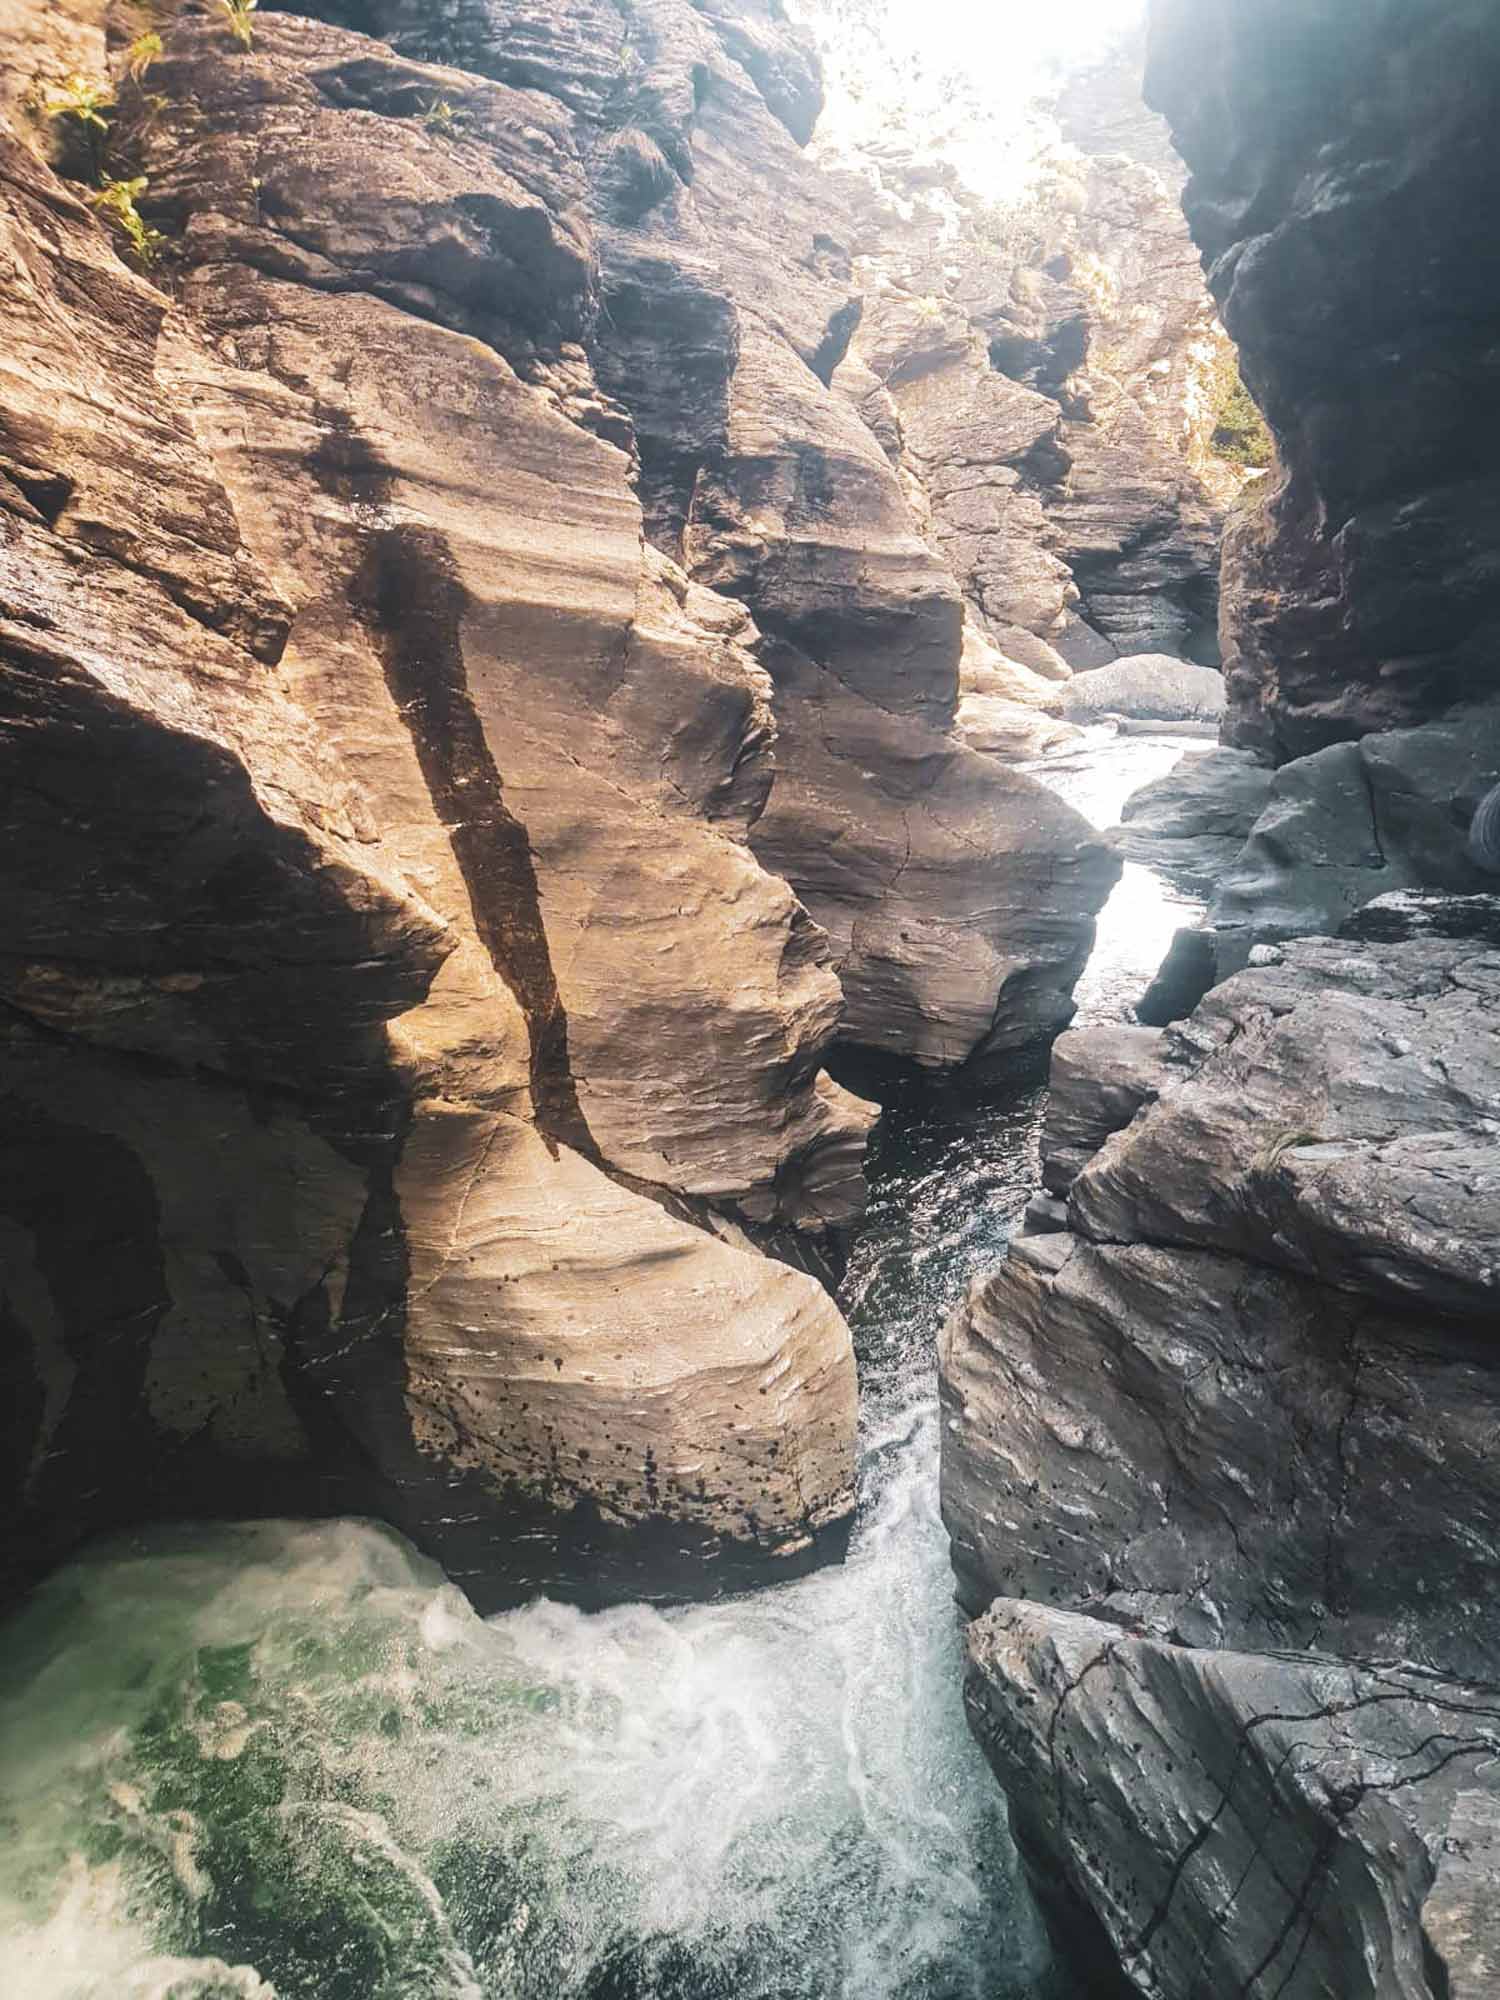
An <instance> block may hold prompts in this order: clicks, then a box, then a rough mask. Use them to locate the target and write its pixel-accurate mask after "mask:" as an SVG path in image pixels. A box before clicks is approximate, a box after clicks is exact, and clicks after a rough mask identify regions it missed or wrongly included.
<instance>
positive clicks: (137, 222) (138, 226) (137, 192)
mask: <svg viewBox="0 0 1500 2000" xmlns="http://www.w3.org/2000/svg"><path fill="white" fill-rule="evenodd" d="M145 192H146V177H145V175H144V174H139V175H137V176H136V178H135V179H134V180H129V181H106V182H105V183H104V185H103V186H102V187H100V188H97V189H96V190H95V191H94V193H93V194H91V195H90V196H89V204H90V206H91V207H92V208H94V209H95V210H96V211H97V212H98V213H99V214H100V215H102V216H103V217H104V219H105V221H106V222H108V223H109V224H111V226H112V227H113V228H114V229H116V230H118V232H119V233H120V235H121V236H123V237H124V238H125V241H126V242H127V243H128V244H129V245H130V248H131V250H132V252H133V253H134V255H135V257H136V260H137V262H138V263H139V264H140V266H141V268H142V270H145V271H149V270H150V269H151V267H152V266H153V265H154V264H155V263H156V261H157V260H158V258H159V257H160V256H161V253H162V250H163V249H164V248H165V245H166V238H165V237H164V236H163V235H162V234H161V231H160V230H157V229H153V228H152V227H151V226H150V224H149V223H148V222H147V221H146V219H145V217H144V216H143V215H142V214H141V212H140V210H139V209H138V208H137V207H136V203H137V202H138V201H139V200H140V198H141V196H142V195H143V194H144V193H145Z"/></svg>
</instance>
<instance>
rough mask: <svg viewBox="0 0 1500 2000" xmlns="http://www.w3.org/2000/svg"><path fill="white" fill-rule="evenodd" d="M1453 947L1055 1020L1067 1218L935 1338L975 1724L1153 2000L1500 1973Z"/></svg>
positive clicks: (1474, 1171) (1058, 1147)
mask: <svg viewBox="0 0 1500 2000" xmlns="http://www.w3.org/2000/svg"><path fill="white" fill-rule="evenodd" d="M1480 900H1483V899H1480ZM1490 900H1493V899H1490ZM1391 928H1392V927H1391V926H1389V925H1388V926H1387V933H1388V935H1389V933H1390V930H1391ZM1444 928H1447V927H1446V926H1434V927H1424V926H1421V925H1416V926H1415V927H1412V928H1409V929H1408V930H1407V931H1406V932H1405V934H1404V935H1402V936H1401V937H1400V938H1399V940H1398V941H1394V942H1375V941H1373V940H1370V939H1363V938H1362V939H1358V940H1348V941H1344V940H1326V939H1320V940H1308V941H1304V942H1301V943H1296V944H1290V945H1288V946H1286V947H1285V949H1284V951H1282V952H1280V953H1278V954H1276V956H1277V957H1278V959H1279V961H1280V962H1279V963H1276V964H1273V965H1264V966H1260V967H1258V968H1256V969H1253V970H1250V971H1247V972H1244V973H1242V974H1240V975H1239V976H1238V977H1236V978H1233V979H1231V980H1229V981H1228V982H1227V983H1226V984H1224V985H1221V986H1220V987H1219V988H1218V989H1217V990H1216V991H1215V992H1214V993H1212V994H1211V995H1210V996H1209V997H1208V998H1207V999H1206V1000H1205V1001H1204V1002H1203V1003H1202V1004H1201V1005H1200V1006H1199V1007H1198V1009H1197V1011H1196V1012H1195V1013H1194V1014H1193V1016H1192V1018H1191V1019H1190V1020H1188V1021H1186V1022H1185V1023H1182V1024H1180V1025H1179V1026H1178V1027H1176V1028H1173V1029H1170V1030H1168V1031H1166V1032H1165V1033H1154V1032H1152V1031H1149V1030H1145V1029H1124V1028H1104V1029H1099V1030H1087V1031H1082V1032H1080V1033H1078V1034H1075V1035H1072V1036H1069V1037H1067V1038H1065V1039H1064V1041H1063V1042H1062V1043H1060V1044H1059V1045H1058V1048H1057V1050H1056V1052H1055V1059H1054V1068H1053V1088H1054V1099H1053V1105H1052V1109H1051V1111H1050V1113H1049V1121H1048V1128H1047V1132H1046V1136H1045V1138H1044V1143H1043V1161H1044V1175H1045V1179H1046V1184H1047V1187H1048V1189H1049V1190H1050V1192H1051V1195H1052V1197H1053V1198H1054V1201H1058V1200H1060V1201H1061V1202H1063V1203H1065V1209H1064V1210H1062V1211H1061V1212H1060V1213H1057V1214H1055V1215H1054V1216H1052V1217H1050V1218H1047V1219H1046V1222H1045V1233H1032V1234H1028V1235H1026V1236H1024V1237H1022V1238H1021V1239H1019V1240H1018V1241H1017V1242H1016V1243H1015V1244H1014V1245H1013V1246H1012V1249H1011V1252H1010V1255H1009V1257H1008V1259H1007V1261H1006V1263H1005V1264H1004V1265H1003V1266H1002V1267H1001V1268H1000V1270H999V1271H998V1272H996V1273H995V1274H994V1275H993V1276H991V1277H990V1278H988V1279H986V1280H982V1281H980V1282H979V1283H978V1284H976V1286H975V1287H974V1289H973V1291H972V1293H971V1295H970V1297H969V1300H968V1302H967V1305H966V1306H965V1307H964V1308H963V1309H961V1310H960V1311H959V1312H958V1313H957V1314H956V1315H955V1317H954V1318H953V1320H952V1321H951V1322H950V1325H949V1327H948V1329H947V1331H946V1333H945V1336H944V1342H943V1352H942V1379H943V1397H944V1406H945V1410H946V1413H947V1423H946V1426H945V1438H944V1470H943V1498H944V1512H945V1517H946V1519H947V1522H948V1526H949V1530H950V1533H951V1535H952V1537H953V1546H954V1560H955V1565H956V1568H957V1572H958V1577H959V1589H960V1596H961V1598H962V1600H963V1602H964V1603H965V1605H966V1607H967V1608H969V1609H970V1610H971V1611H973V1612H975V1613H980V1612H985V1613H986V1614H987V1615H986V1616H984V1617H983V1618H982V1619H981V1621H980V1623H979V1624H978V1625H976V1626H975V1627H974V1628H973V1630H972V1632H971V1637H970V1656H971V1672H970V1681H969V1700H970V1705H971V1712H972V1715H973V1719H974V1722H975V1726H976V1729H977V1731H978V1734H979V1736H980V1740H981V1741H982V1742H983V1743H984V1744H985V1746H986V1748H987V1749H988V1751H989V1753H990V1755H991V1758H992V1761H993V1762H994V1763H995V1766H996V1769H997V1771H998V1772H999V1774H1000V1776H1001V1779H1002V1782H1004V1783H1005V1785H1006V1787H1007V1790H1008V1791H1009V1792H1010V1795H1011V1799H1012V1806H1013V1817H1014V1818H1015V1819H1016V1822H1017V1827H1018V1832H1019V1834H1020V1836H1021V1838H1022V1840H1023V1844H1024V1845H1025V1846H1026V1847H1027V1849H1028V1851H1029V1853H1030V1854H1031V1856H1032V1859H1033V1861H1034V1863H1035V1866H1036V1868H1037V1870H1038V1872H1039V1874H1041V1875H1050V1876H1051V1878H1052V1880H1053V1882H1054V1885H1055V1884H1056V1882H1057V1880H1058V1879H1059V1877H1060V1879H1061V1881H1062V1883H1063V1884H1064V1885H1065V1893H1064V1894H1063V1898H1062V1900H1063V1901H1064V1902H1066V1901H1067V1900H1068V1898H1069V1897H1071V1898H1072V1899H1073V1900H1074V1902H1075V1903H1077V1904H1081V1905H1082V1906H1084V1908H1085V1909H1086V1910H1087V1912H1089V1913H1090V1915H1089V1924H1090V1925H1093V1924H1097V1926H1098V1931H1097V1935H1096V1941H1097V1942H1098V1943H1099V1944H1100V1947H1101V1950H1102V1949H1103V1948H1104V1947H1105V1946H1107V1948H1108V1949H1107V1954H1106V1955H1107V1956H1108V1957H1109V1958H1111V1959H1112V1961H1113V1962H1114V1963H1116V1964H1117V1965H1118V1966H1120V1967H1123V1969H1124V1972H1125V1973H1126V1974H1127V1975H1128V1976H1129V1979H1130V1981H1131V1982H1132V1984H1133V1986H1134V1988H1135V1989H1136V1990H1138V1991H1140V1992H1143V1993H1148V1994H1152V1995H1161V1996H1168V1995H1170V1996H1182V1997H1183V2000H1187V1997H1188V1996H1191V1995H1199V1994H1202V1993H1207V1992H1213V1993H1220V1992H1243V1993H1246V1994H1254V1995H1258V1994H1261V1993H1266V1994H1269V1993H1273V1992H1278V1991H1279V1992H1282V1993H1284V1994H1287V1995H1297V1996H1301V1995H1303V1994H1307V1995H1312V1994H1321V1993H1327V1994H1330V1995H1332V1994H1335V1993H1337V1994H1338V1995H1340V2000H1358V1996H1360V1995H1364V1994H1368V1995H1371V1996H1375V1995H1381V1996H1384V1995H1390V1994H1396V1993H1401V1994H1410V1995H1412V1996H1413V2000H1415V1996H1419V1995H1420V1996H1430V1995H1435V1994H1447V1995H1451V1994H1455V1993H1466V1994H1468V1993H1472V1994H1475V1995H1477V1994H1479V1993H1482V1992H1484V1991H1485V1990H1486V1983H1485V1982H1486V1980H1487V1979H1488V1978H1489V1977H1490V1974H1491V1973H1492V1971H1493V1967H1494V1963H1495V1961H1494V1957H1493V1953H1494V1947H1495V1942H1496V1940H1495V1937H1494V1929H1493V1911H1494V1895H1493V1881H1494V1877H1493V1870H1494V1865H1495V1850H1494V1845H1493V1841H1492V1839H1491V1838H1490V1837H1489V1835H1488V1834H1486V1833H1485V1832H1484V1829H1485V1828H1493V1825H1494V1824H1495V1823H1496V1822H1497V1818H1500V1790H1497V1786H1496V1780H1495V1776H1494V1756H1495V1750H1496V1747H1497V1738H1496V1716H1497V1709H1496V1705H1495V1701H1494V1696H1493V1687H1494V1679H1495V1629H1496V1617H1497V1608H1500V1483H1497V1478H1496V1471H1495V1465H1494V1461H1493V1454H1492V1452H1491V1451H1490V1448H1489V1441H1490V1438H1491V1435H1492V1432H1493V1430H1494V1426H1495V1424H1496V1422H1497V1420H1500V1370H1497V1368H1496V1365H1495V1357H1494V1355H1493V1353H1492V1351H1491V1350H1492V1347H1493V1342H1492V1339H1491V1337H1490V1336H1491V1335H1492V1333H1493V1329H1494V1326H1495V1324H1496V1323H1497V1322H1496V1315H1497V1309H1500V1256H1497V1246H1500V1176H1497V1173H1496V1160H1497V1157H1500V1148H1497V1141H1500V1055H1497V1050H1500V1043H1497V1040H1496V1036H1495V1033H1494V1027H1495V1022H1496V1019H1497V1018H1500V959H1497V957H1496V954H1495V951H1494V949H1493V945H1492V944H1491V943H1489V942H1486V941H1485V939H1484V937H1483V936H1473V935H1469V936H1463V937H1445V936H1443V935H1442V930H1443V929H1444ZM1377 1524H1378V1525H1377ZM1372 1535H1373V1536H1374V1537H1375V1540H1374V1541H1372Z"/></svg>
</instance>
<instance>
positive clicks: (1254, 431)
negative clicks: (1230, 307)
mask: <svg viewBox="0 0 1500 2000" xmlns="http://www.w3.org/2000/svg"><path fill="white" fill-rule="evenodd" d="M1212 390H1213V420H1214V427H1213V433H1212V435H1211V436H1210V438H1209V450H1210V451H1211V452H1212V453H1213V455H1214V457H1215V458H1223V459H1227V460H1228V461H1229V462H1230V464H1231V465H1243V466H1246V467H1248V468H1249V469H1250V470H1251V471H1254V472H1264V471H1265V470H1266V468H1267V467H1268V466H1270V465H1272V464H1274V463H1275V459H1276V441H1275V439H1274V438H1273V437H1272V436H1271V432H1270V429H1269V428H1268V426H1267V424H1266V420H1265V418H1264V417H1263V416H1262V415H1261V413H1260V411H1259V409H1258V408H1257V407H1256V404H1255V401H1254V398H1253V397H1252V396H1251V394H1250V391H1249V390H1248V389H1247V388H1246V387H1245V384H1244V380H1243V378H1242V377H1241V375H1240V368H1239V362H1238V360H1237V359H1236V358H1235V353H1234V350H1233V348H1228V347H1226V348H1225V350H1224V352H1223V354H1222V355H1221V356H1220V357H1219V359H1218V361H1217V362H1216V363H1215V364H1214V372H1213V382H1212Z"/></svg>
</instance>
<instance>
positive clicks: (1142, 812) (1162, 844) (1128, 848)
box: [1119, 750, 1272, 893]
mask: <svg viewBox="0 0 1500 2000" xmlns="http://www.w3.org/2000/svg"><path fill="white" fill-rule="evenodd" d="M1271 784H1272V773H1271V772H1270V771H1269V770H1268V769H1267V768H1266V767H1265V766H1264V765H1263V764H1260V763H1259V762H1257V760H1256V759H1255V758H1254V757H1252V756H1251V755H1250V754H1249V752H1248V751H1244V750H1211V751H1208V752H1206V753H1204V754H1203V755H1200V756H1191V755H1190V756H1187V757H1184V758H1183V759H1182V761H1181V763H1180V764H1178V765H1177V766H1176V767H1175V768H1174V769H1173V770H1171V771H1169V772H1168V773H1167V774H1166V776H1165V777H1163V778H1156V779H1154V780H1153V781H1152V782H1151V783H1150V784H1149V785H1143V786H1142V787H1141V789H1140V790H1139V791H1138V792H1134V793H1132V795H1131V796H1130V797H1129V798H1128V799H1127V800H1126V801H1125V804H1124V806H1123V807H1122V808H1121V810H1120V820H1121V831H1120V835H1119V840H1120V851H1121V853H1122V854H1123V855H1124V856H1125V858H1126V859H1127V860H1128V861H1139V862H1142V863H1145V864H1146V865H1148V866H1150V867H1153V868H1158V869H1160V870H1161V871H1162V872H1163V873H1164V874H1166V875H1168V876H1170V877H1171V879H1172V880H1173V881H1179V882H1182V883H1184V884H1185V885H1187V886H1190V887H1192V888H1194V889H1197V890H1199V891H1201V892H1204V893H1211V892H1212V891H1213V889H1214V888H1215V887H1216V886H1217V884H1218V881H1219V878H1220V877H1221V875H1222V874H1223V873H1224V871H1225V869H1226V868H1227V867H1228V866H1229V865H1230V863H1231V862H1232V861H1233V860H1234V857H1235V856H1236V855H1237V854H1238V853H1239V851H1240V849H1241V848H1242V847H1243V846H1244V844H1245V841H1246V839H1247V837H1248V835H1249V833H1250V829H1251V828H1252V827H1253V826H1254V824H1255V822H1256V820H1257V819H1258V818H1259V817H1260V814H1261V811H1262V809H1263V807H1264V806H1265V804H1266V800H1267V797H1268V795H1269V793H1270V790H1271Z"/></svg>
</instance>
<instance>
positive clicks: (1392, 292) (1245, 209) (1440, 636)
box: [1147, 0, 1500, 760]
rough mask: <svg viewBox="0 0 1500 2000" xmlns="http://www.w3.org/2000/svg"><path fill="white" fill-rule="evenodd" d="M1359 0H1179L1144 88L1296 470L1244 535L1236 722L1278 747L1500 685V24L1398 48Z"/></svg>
mask: <svg viewBox="0 0 1500 2000" xmlns="http://www.w3.org/2000/svg"><path fill="white" fill-rule="evenodd" d="M1370 29H1371V20H1370V16H1369V15H1368V12H1367V10H1366V9H1364V8H1363V7H1362V6H1361V5H1360V4H1358V0H1330V4H1328V5H1326V6H1322V7H1319V8H1317V9H1314V10H1308V9H1295V8H1289V7H1288V6H1286V5H1285V4H1284V0H1202V4H1200V0H1159V4H1158V5H1157V6H1156V7H1155V8H1154V9H1153V14H1152V30H1151V59H1150V64H1149V69H1148V75H1147V94H1148V96H1149V98H1150V100H1151V102H1152V103H1153V104H1155V105H1156V106H1157V107H1158V108H1159V109H1160V110H1162V111H1163V112H1164V113H1165V114H1166V116H1167V118H1168V120H1169V121H1170V123H1171V126H1172V131H1173V137H1174V139H1175V141H1176V144H1177V146H1178V149H1179V151H1180V152H1181V153H1182V155H1183V157H1184V158H1185V159H1186V160H1187V162H1188V165H1189V167H1190V168H1191V170H1192V179H1191V181H1190V183H1189V186H1188V191H1187V194H1186V197H1185V206H1186V209H1187V215H1188V220H1189V222H1190V224H1191V226H1192V230H1193V234H1194V236H1195V238H1196V240H1197V242H1198V245H1199V247H1200V249H1201V250H1202V252H1203V258H1204V263H1205V267H1206V269H1207V271H1208V277H1209V282H1210V285H1211V286H1212V288H1213V291H1214V295H1215V297H1216V298H1217V300H1218V301H1219V305H1220V309H1221V312H1222V315H1223V318H1224V322H1225V324H1226V326H1227V327H1228V329H1229V331H1230V333H1231V334H1232V335H1233V337H1234V339H1235V341H1236V342H1237V344H1238V346H1239V349H1240V354H1241V358H1242V362H1243V369H1244V375H1245V379H1246V381H1247V383H1248V384H1249V386H1250V388H1251V389H1252V390H1253V391H1254V393H1255V395H1256V398H1257V400H1258V401H1259V402H1260V404H1261V406H1262V408H1263V409H1264V410H1265V412H1266V415H1267V418H1268V420H1269V422H1270V424H1271V427H1272V429H1273V430H1274V431H1275V433H1276V436H1277V440H1278V444H1279V447H1280V453H1281V457H1282V460H1283V463H1284V467H1285V471H1284V473H1283V474H1281V475H1279V476H1277V477H1276V478H1275V479H1273V480H1272V481H1271V482H1269V483H1268V485H1267V486H1266V488H1265V489H1264V490H1263V491H1262V492H1261V493H1260V494H1258V495H1257V496H1255V499H1254V501H1253V502H1252V504H1250V505H1249V506H1248V507H1247V508H1246V509H1245V510H1244V511H1243V512H1240V513H1238V514H1237V515H1236V517H1235V520H1234V523H1233V525H1232V527H1231V531H1230V534H1229V537H1228V540H1227V543H1226V547H1225V551H1224V605H1223V638H1224V645H1225V667H1226V676H1227V680H1228V683H1229V688H1230V701H1231V715H1230V721H1229V740H1231V741H1234V742H1237V743H1242V744H1245V745H1247V746H1250V747H1255V748H1258V749H1260V750H1262V751H1263V752H1265V753H1267V754H1273V755H1274V756H1275V757H1276V758H1277V759H1278V760H1280V759H1282V758H1285V757H1288V756H1301V755H1304V754H1306V753H1307V752H1310V751H1313V750H1317V749H1321V748H1322V747H1324V746H1325V745H1327V744H1329V743H1331V742H1334V741H1336V740H1340V739H1343V738H1346V737H1356V736H1359V735H1362V734H1364V733H1365V732H1367V731H1369V730H1374V729H1389V728H1392V727H1398V726H1401V725H1405V724H1411V723H1418V722H1423V721H1426V720H1427V719H1428V718H1430V717H1431V716H1433V715H1435V714H1437V713H1440V712H1441V711H1442V710H1444V709H1446V708H1448V707H1450V706H1452V705H1454V704H1456V703H1459V702H1463V701H1473V700H1475V699H1476V698H1480V697H1482V696H1483V695H1485V694H1486V693H1488V692H1491V691H1493V689H1494V687H1495V685H1496V664H1495V663H1496V660H1497V658H1500V649H1497V636H1500V582H1497V579H1496V577H1495V575H1494V571H1493V565H1492V563H1491V561H1490V557H1489V551H1490V549H1491V547H1492V546H1493V539H1494V522H1495V516H1496V508H1497V499H1500V487H1497V482H1496V477H1495V471H1494V467H1495V460H1496V451H1495V444H1496V435H1497V425H1500V416H1497V413H1496V407H1495V404H1494V400H1493V397H1492V395H1491V384H1492V381H1493V368H1494V360H1493V353H1492V344H1491V342H1490V339H1489V335H1488V332H1487V328H1488V326H1489V324H1490V322H1491V320H1492V319H1493V316H1494V311H1495V304H1496V297H1497V285H1500V278H1497V274H1496V271H1495V268H1494V264H1493V261H1492V260H1491V259H1490V258H1489V257H1488V256H1486V255H1485V254H1484V252H1483V249H1482V247H1481V246H1480V245H1479V244H1478V242H1477V241H1476V235H1475V231H1476V228H1477V226H1478V225H1477V222H1476V218H1477V217H1479V216H1482V215H1484V214H1486V213H1487V212H1488V211H1489V210H1490V208H1491V207H1492V206H1493V204H1494V202H1495V199H1496V196H1497V193H1500V163H1497V161H1496V158H1495V153H1494V148H1493V147H1492V146H1491V144H1490V142H1489V140H1490V132H1491V129H1492V126H1493V119H1494V78H1495V74H1496V67H1497V63H1500V25H1497V22H1496V18H1495V15H1494V12H1493V10H1492V9H1491V8H1488V7H1485V6H1482V5H1475V4H1471V0H1443V3H1442V4H1439V5H1434V6H1432V7H1429V8H1426V9H1424V10H1422V13H1421V16H1420V18H1416V17H1413V18H1412V19H1411V20H1410V21H1403V22H1402V24H1401V26H1400V28H1399V30H1398V29H1397V28H1396V26H1395V24H1394V23H1392V24H1391V30H1390V32H1391V34H1393V35H1395V34H1399V43H1400V50H1401V56H1400V60H1399V62H1397V63H1394V64H1393V63H1392V62H1390V61H1389V59H1388V57H1389V51H1390V48H1391V46H1392V43H1391V41H1390V40H1389V39H1388V36H1387V34H1386V33H1385V32H1384V31H1382V32H1378V33H1372V32H1370Z"/></svg>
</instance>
